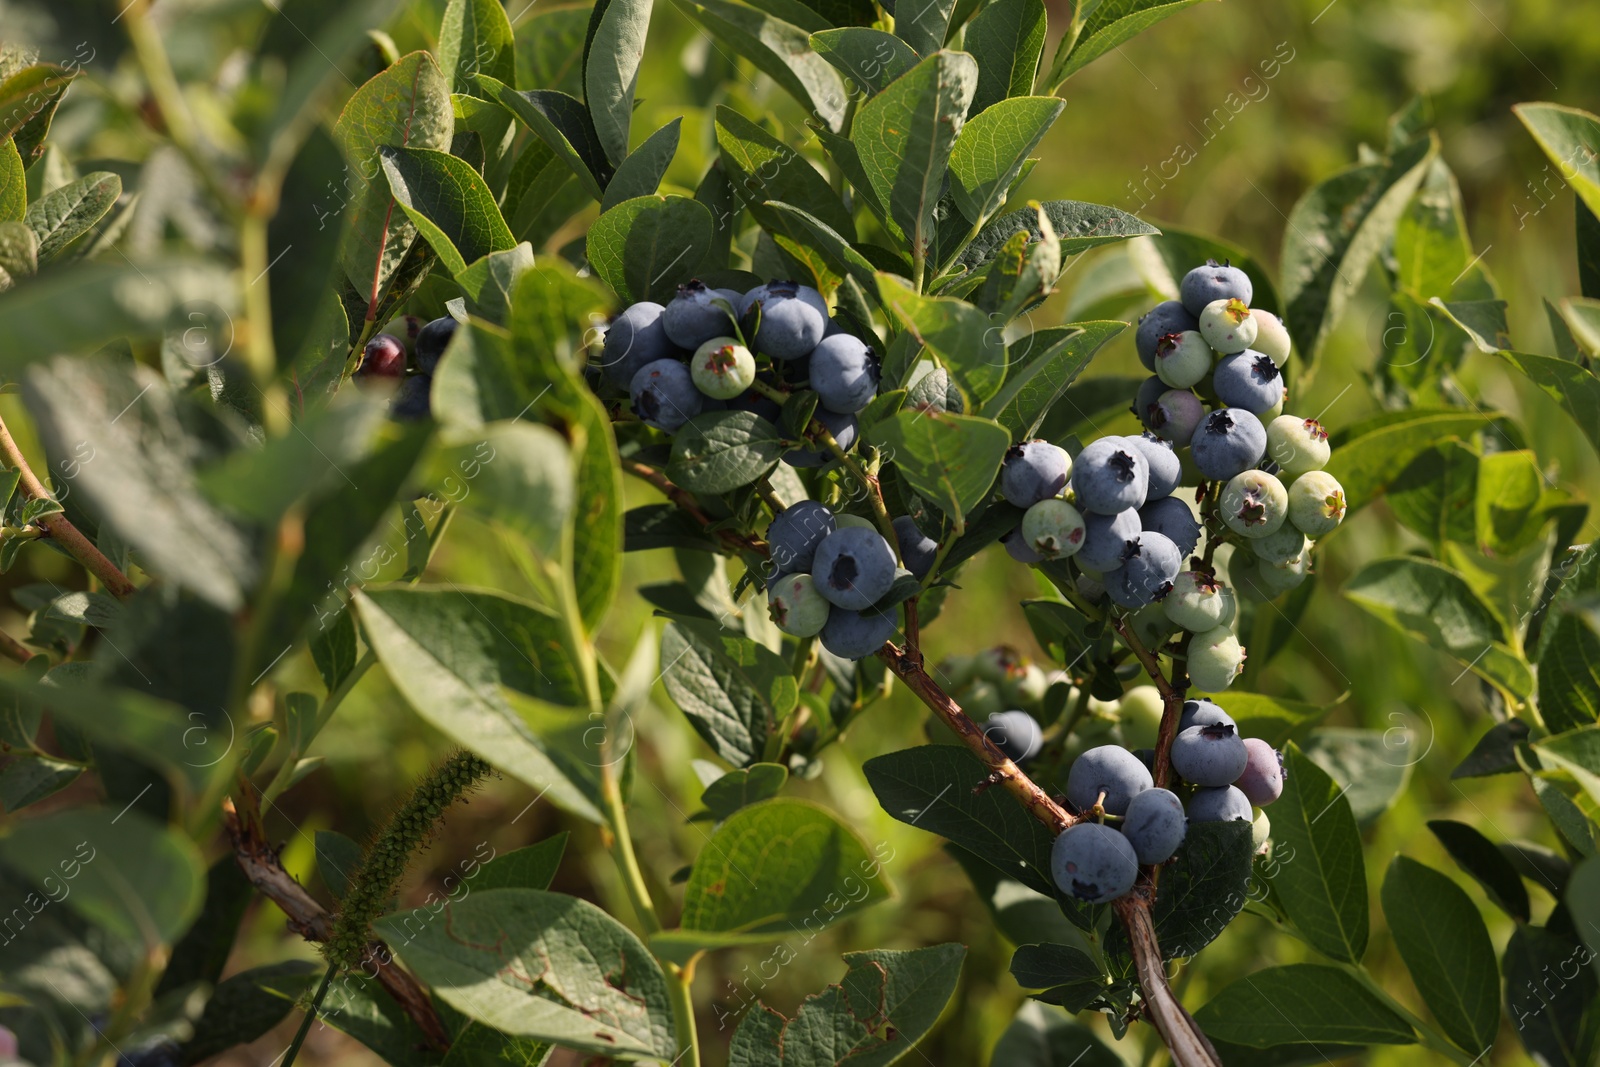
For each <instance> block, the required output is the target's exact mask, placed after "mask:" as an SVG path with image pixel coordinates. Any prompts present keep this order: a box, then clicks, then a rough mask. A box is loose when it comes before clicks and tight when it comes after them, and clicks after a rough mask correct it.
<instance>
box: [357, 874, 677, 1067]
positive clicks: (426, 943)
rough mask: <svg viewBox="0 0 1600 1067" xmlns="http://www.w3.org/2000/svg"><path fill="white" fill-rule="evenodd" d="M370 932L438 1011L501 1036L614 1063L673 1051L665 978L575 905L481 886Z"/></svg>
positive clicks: (598, 918)
mask: <svg viewBox="0 0 1600 1067" xmlns="http://www.w3.org/2000/svg"><path fill="white" fill-rule="evenodd" d="M449 909H450V912H449V914H450V921H449V922H448V923H443V922H438V921H436V919H435V916H434V912H433V910H432V909H431V908H418V909H417V910H415V911H412V912H404V913H401V914H397V915H390V916H387V917H385V918H382V919H379V920H378V921H377V922H376V923H374V926H375V927H376V929H377V931H378V933H379V934H380V935H381V936H383V937H384V938H385V939H386V940H387V941H388V942H389V943H390V944H391V945H392V946H393V947H394V948H395V949H397V950H398V952H399V955H400V959H401V961H402V962H403V963H404V964H405V965H406V967H407V969H409V970H411V971H412V972H413V973H415V974H416V975H417V976H418V977H419V978H421V979H422V980H423V981H424V982H426V983H428V985H429V986H431V987H432V989H433V992H434V994H435V995H437V996H438V997H439V998H440V999H441V1000H443V1001H444V1002H445V1003H446V1004H449V1005H450V1006H451V1007H452V1008H455V1009H456V1010H457V1011H459V1012H461V1013H462V1014H464V1015H466V1016H467V1017H468V1018H471V1019H476V1020H477V1021H479V1022H482V1023H485V1024H487V1025H489V1026H492V1027H494V1028H495V1029H498V1030H503V1031H504V1032H506V1033H508V1034H516V1035H519V1036H523V1037H532V1038H538V1039H540V1040H543V1041H552V1042H555V1043H557V1044H559V1045H562V1046H564V1047H567V1048H573V1049H577V1050H579V1051H582V1052H588V1053H594V1054H598V1055H602V1056H614V1057H618V1058H623V1059H651V1058H656V1059H670V1058H671V1057H672V1056H673V1055H674V1054H675V1053H676V1051H677V1042H676V1040H675V1039H674V1035H673V1023H672V1008H671V1003H670V1001H669V1000H668V996H667V980H666V978H665V976H664V975H662V973H661V968H660V966H658V965H657V963H656V961H655V960H654V959H653V958H651V956H650V953H649V950H647V949H646V948H645V946H644V945H643V944H642V943H641V942H640V941H639V939H638V938H637V937H635V936H634V935H633V934H632V933H630V932H629V931H628V929H627V928H626V927H624V926H623V925H622V924H621V923H619V922H617V921H616V920H615V919H613V918H611V916H609V915H607V914H606V913H605V912H603V911H601V910H600V909H599V908H597V907H595V906H594V905H593V904H590V903H589V902H587V901H584V900H578V899H577V898H575V897H569V896H563V895H562V894H559V893H547V892H542V891H540V890H537V889H491V890H488V891H486V892H481V893H472V894H470V895H468V896H466V897H464V898H462V899H461V900H458V901H455V902H453V903H451V904H450V905H449Z"/></svg>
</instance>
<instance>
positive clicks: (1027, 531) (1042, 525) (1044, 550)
mask: <svg viewBox="0 0 1600 1067" xmlns="http://www.w3.org/2000/svg"><path fill="white" fill-rule="evenodd" d="M1022 539H1023V540H1024V541H1026V542H1027V544H1028V547H1029V548H1031V549H1033V551H1034V552H1036V553H1037V554H1038V555H1040V556H1041V557H1043V558H1044V559H1066V558H1067V557H1068V556H1071V555H1074V554H1076V553H1077V551H1078V549H1080V548H1082V547H1083V515H1081V514H1080V513H1079V511H1078V509H1077V508H1075V507H1073V506H1072V505H1071V504H1069V503H1067V502H1066V501H1065V500H1062V499H1061V498H1060V497H1051V498H1050V499H1049V500H1041V501H1039V502H1038V503H1037V504H1035V505H1034V506H1033V507H1031V508H1029V509H1028V511H1027V514H1025V515H1023V516H1022Z"/></svg>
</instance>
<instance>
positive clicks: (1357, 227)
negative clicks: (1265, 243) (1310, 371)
mask: <svg viewBox="0 0 1600 1067" xmlns="http://www.w3.org/2000/svg"><path fill="white" fill-rule="evenodd" d="M1437 151H1438V144H1437V142H1436V141H1435V140H1434V139H1433V137H1432V136H1429V137H1426V138H1418V139H1417V140H1415V141H1413V142H1412V143H1411V144H1409V145H1407V146H1405V147H1404V148H1402V149H1400V150H1399V151H1397V152H1396V153H1395V155H1394V156H1393V158H1391V159H1387V160H1384V161H1381V162H1376V163H1361V164H1358V165H1356V166H1354V167H1351V168H1349V169H1348V170H1343V171H1340V172H1339V173H1338V174H1335V175H1334V176H1333V177H1331V178H1326V179H1324V180H1323V181H1321V182H1319V183H1318V184H1317V185H1315V186H1313V187H1312V188H1311V189H1309V190H1308V191H1307V192H1306V194H1305V195H1304V196H1302V197H1301V198H1300V200H1299V201H1298V202H1297V203H1296V204H1295V206H1294V209H1293V210H1292V211H1291V212H1290V214H1289V222H1288V226H1287V228H1286V229H1285V230H1284V237H1283V300H1284V321H1285V325H1287V326H1288V327H1289V333H1290V336H1292V337H1293V338H1294V343H1295V347H1296V348H1297V349H1298V350H1299V357H1300V359H1301V360H1302V361H1303V364H1302V365H1303V366H1307V367H1309V366H1310V365H1311V364H1312V363H1313V362H1314V361H1315V360H1316V358H1317V355H1318V353H1319V352H1320V351H1321V349H1322V344H1323V342H1324V341H1325V340H1326V339H1327V337H1328V335H1329V334H1330V333H1331V332H1332V331H1333V327H1334V325H1335V324H1336V323H1337V322H1338V320H1339V317H1340V316H1341V315H1342V314H1343V313H1344V308H1345V305H1346V304H1347V303H1348V302H1349V300H1350V298H1351V297H1352V296H1353V295H1354V294H1355V292H1356V290H1357V289H1359V288H1360V287H1361V282H1362V280H1363V279H1364V278H1365V277H1366V276H1367V267H1368V266H1369V265H1370V264H1371V262H1372V258H1373V256H1375V255H1376V254H1377V253H1378V250H1379V249H1380V248H1382V247H1383V246H1384V245H1386V244H1388V242H1389V241H1390V240H1391V239H1392V238H1393V236H1394V231H1395V226H1396V225H1397V223H1398V222H1399V219H1400V215H1401V213H1402V212H1403V211H1404V210H1405V206H1406V204H1407V203H1408V202H1409V201H1410V200H1411V196H1412V194H1413V193H1415V192H1416V190H1417V186H1418V185H1419V184H1420V183H1421V181H1422V176H1423V174H1424V173H1426V171H1427V168H1428V164H1429V163H1430V162H1431V161H1432V160H1433V157H1434V155H1435V154H1436V152H1437Z"/></svg>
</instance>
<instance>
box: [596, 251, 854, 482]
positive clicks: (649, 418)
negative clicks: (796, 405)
mask: <svg viewBox="0 0 1600 1067" xmlns="http://www.w3.org/2000/svg"><path fill="white" fill-rule="evenodd" d="M600 368H601V370H602V371H604V373H605V376H606V377H607V378H609V379H610V381H611V382H612V383H613V384H614V385H616V386H618V387H620V388H623V389H626V390H627V391H628V398H629V401H630V403H631V404H632V406H633V412H634V414H635V415H637V416H638V417H639V419H640V420H641V421H643V422H645V423H647V424H649V425H651V426H654V427H655V428H656V429H658V430H663V431H665V432H667V433H675V432H677V431H678V430H679V429H681V428H682V427H683V425H684V423H686V422H688V421H689V420H690V419H692V418H694V417H695V416H696V415H698V414H700V413H701V412H702V411H715V410H719V409H725V408H735V409H742V410H747V411H753V412H755V413H757V414H758V415H760V416H762V417H763V418H765V419H767V420H768V421H770V422H773V423H775V424H777V423H781V420H782V408H781V406H780V405H779V403H778V402H777V401H776V400H775V399H773V393H774V391H777V392H785V391H787V389H786V388H785V387H786V386H787V387H789V388H795V387H803V388H809V389H811V390H812V391H814V392H815V393H816V394H817V400H818V403H817V408H816V412H815V413H814V414H813V416H812V418H813V419H815V420H816V421H817V422H818V423H820V424H821V425H822V426H823V427H825V428H826V429H827V430H828V432H829V433H830V434H832V435H833V437H834V440H835V441H836V442H837V443H838V444H839V446H840V448H842V449H845V450H846V451H848V450H849V449H850V448H851V447H852V446H853V445H854V444H855V441H856V437H857V435H858V432H859V428H858V425H857V421H856V414H857V413H858V412H859V411H861V410H862V409H863V408H865V407H866V406H867V404H868V403H870V402H871V401H872V399H873V397H875V396H877V395H878V372H879V363H878V357H877V355H876V354H875V353H874V352H873V350H872V348H871V347H870V346H869V345H867V344H866V343H865V342H863V341H861V340H860V339H859V338H857V337H856V336H855V335H854V334H851V333H848V332H846V331H845V330H844V329H843V328H842V327H841V326H840V325H839V324H838V322H837V321H836V320H834V319H833V318H832V317H831V316H830V315H829V312H828V305H827V302H826V301H825V300H824V299H823V298H822V294H821V293H819V292H817V291H816V290H815V289H813V288H811V287H810V286H806V285H801V284H799V283H798V282H792V281H773V282H768V283H767V284H765V285H760V286H757V287H756V288H754V289H751V290H750V291H749V292H747V293H739V292H738V291H736V290H733V289H712V288H710V287H708V286H707V285H705V284H704V283H703V282H701V281H699V280H693V281H690V282H688V283H686V284H684V285H680V286H678V293H677V295H676V296H674V297H673V298H672V300H671V301H670V302H669V303H668V304H667V305H666V306H664V307H663V306H662V305H660V304H657V303H655V302H653V301H649V300H642V301H640V302H639V303H636V304H631V305H629V306H628V307H627V308H625V309H624V310H623V311H622V313H621V314H619V315H618V316H617V317H616V318H615V319H613V320H612V321H611V325H610V326H609V327H608V328H607V330H606V335H605V343H604V345H603V347H602V349H601V353H600ZM758 379H760V381H761V382H762V384H764V385H766V386H768V387H769V388H765V389H763V388H752V387H754V386H756V384H757V381H758ZM785 429H786V430H787V431H788V432H789V433H790V434H792V435H793V436H795V437H796V438H799V437H802V436H803V435H804V432H805V429H806V428H805V427H803V426H790V427H785ZM828 457H829V453H828V452H826V451H824V450H821V449H812V448H796V449H794V450H792V451H790V452H789V453H787V454H786V455H785V456H784V459H785V460H786V461H787V462H788V463H790V464H792V465H793V466H796V467H819V466H821V465H822V464H823V463H825V462H826V461H827V459H828Z"/></svg>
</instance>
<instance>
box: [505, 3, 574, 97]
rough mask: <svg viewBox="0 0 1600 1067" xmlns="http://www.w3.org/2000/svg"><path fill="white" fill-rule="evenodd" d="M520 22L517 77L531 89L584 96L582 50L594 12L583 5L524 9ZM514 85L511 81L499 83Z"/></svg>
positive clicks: (518, 80) (520, 83)
mask: <svg viewBox="0 0 1600 1067" xmlns="http://www.w3.org/2000/svg"><path fill="white" fill-rule="evenodd" d="M523 10H524V11H526V14H524V15H522V16H521V17H520V18H518V20H517V26H516V31H517V77H516V81H515V83H514V84H516V85H520V86H523V87H524V88H528V89H555V90H557V91H558V92H562V93H565V94H566V95H567V96H570V97H573V98H574V99H576V98H579V97H582V96H583V46H584V44H585V42H586V38H587V37H588V30H589V19H590V16H591V14H592V11H593V9H592V8H589V7H585V6H582V5H558V6H554V7H546V6H545V5H543V4H535V5H534V6H533V7H531V8H525V9H523ZM500 80H501V81H503V82H506V83H507V84H513V83H512V82H510V81H509V80H508V79H505V78H502V79H500Z"/></svg>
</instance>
